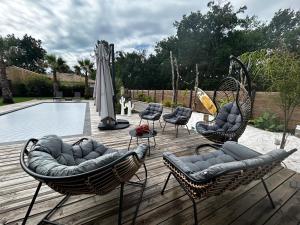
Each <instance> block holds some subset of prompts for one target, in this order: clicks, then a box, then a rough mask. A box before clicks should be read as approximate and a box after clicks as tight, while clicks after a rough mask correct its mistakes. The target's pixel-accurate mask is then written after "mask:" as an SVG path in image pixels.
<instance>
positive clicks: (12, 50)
mask: <svg viewBox="0 0 300 225" xmlns="http://www.w3.org/2000/svg"><path fill="white" fill-rule="evenodd" d="M21 54H23V51H22V49H20V48H19V47H18V44H17V39H16V38H15V37H14V36H13V35H8V36H7V37H4V38H3V37H1V36H0V84H1V91H2V98H3V100H2V101H3V103H4V104H11V103H14V100H13V95H12V92H11V90H10V87H9V82H8V79H7V75H6V66H7V65H9V64H10V63H11V58H12V57H13V56H16V55H21Z"/></svg>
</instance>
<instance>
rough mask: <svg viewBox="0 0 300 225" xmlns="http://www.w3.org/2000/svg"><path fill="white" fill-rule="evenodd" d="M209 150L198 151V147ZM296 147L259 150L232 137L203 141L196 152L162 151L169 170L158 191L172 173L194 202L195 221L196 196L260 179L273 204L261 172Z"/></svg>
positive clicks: (215, 193) (195, 215) (207, 196)
mask: <svg viewBox="0 0 300 225" xmlns="http://www.w3.org/2000/svg"><path fill="white" fill-rule="evenodd" d="M205 148H206V150H210V151H209V152H208V153H202V154H200V153H199V151H198V150H201V151H202V150H204V149H205ZM208 148H210V149H208ZM295 151H297V149H293V150H290V151H288V152H287V151H285V150H283V149H276V150H273V151H270V152H268V153H266V154H260V153H258V152H256V151H254V150H252V149H249V148H247V147H245V146H243V145H240V144H238V143H236V142H233V141H228V142H225V143H224V144H223V145H219V144H203V145H202V146H200V147H199V148H198V149H197V150H196V153H197V154H196V155H189V156H181V157H177V156H175V155H174V154H172V153H169V152H166V153H164V154H163V160H164V163H165V165H166V166H167V167H168V168H169V169H170V170H171V172H170V173H169V175H168V177H167V180H166V182H165V185H164V187H163V189H162V192H161V194H164V191H165V188H166V186H167V183H168V181H169V179H170V176H171V175H173V176H174V177H175V179H176V180H177V181H178V183H179V184H180V186H181V187H182V188H183V190H184V191H185V192H186V194H187V195H188V196H189V197H190V199H191V200H192V202H193V210H194V220H195V224H198V219H197V205H196V202H195V199H206V198H209V197H211V196H216V195H220V194H221V193H223V192H225V191H227V190H234V189H236V188H238V187H239V186H241V185H247V184H249V183H250V182H252V181H253V180H259V179H260V180H261V181H262V184H263V186H264V188H265V190H266V192H267V196H268V198H269V200H270V203H271V205H272V207H273V208H275V205H274V202H273V200H272V198H271V195H270V192H269V190H268V188H267V186H266V183H265V181H264V178H263V177H264V176H265V175H266V174H267V173H268V172H270V171H271V170H272V169H273V168H274V167H276V166H278V165H280V163H281V162H282V161H283V160H284V159H285V158H287V157H288V156H289V155H291V154H292V153H294V152H295Z"/></svg>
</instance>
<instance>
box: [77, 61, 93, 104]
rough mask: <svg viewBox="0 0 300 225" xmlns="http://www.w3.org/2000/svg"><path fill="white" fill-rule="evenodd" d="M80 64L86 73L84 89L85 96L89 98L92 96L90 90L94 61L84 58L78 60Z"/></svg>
mask: <svg viewBox="0 0 300 225" xmlns="http://www.w3.org/2000/svg"><path fill="white" fill-rule="evenodd" d="M78 64H79V66H80V68H81V70H82V71H83V74H84V79H85V82H84V83H85V90H84V97H85V98H86V99H88V98H89V97H90V92H89V76H91V74H92V71H93V67H94V63H93V62H91V60H90V59H82V60H78Z"/></svg>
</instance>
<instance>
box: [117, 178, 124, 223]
mask: <svg viewBox="0 0 300 225" xmlns="http://www.w3.org/2000/svg"><path fill="white" fill-rule="evenodd" d="M123 193H124V183H121V188H120V199H119V214H118V225H121V224H122V211H123Z"/></svg>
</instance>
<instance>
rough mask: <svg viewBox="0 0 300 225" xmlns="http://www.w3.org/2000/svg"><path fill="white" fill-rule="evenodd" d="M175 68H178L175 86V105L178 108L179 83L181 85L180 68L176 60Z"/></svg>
mask: <svg viewBox="0 0 300 225" xmlns="http://www.w3.org/2000/svg"><path fill="white" fill-rule="evenodd" d="M174 63H175V67H176V75H177V76H176V84H175V105H176V106H177V100H178V83H179V77H180V75H179V68H178V64H177V59H176V58H175V59H174Z"/></svg>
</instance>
